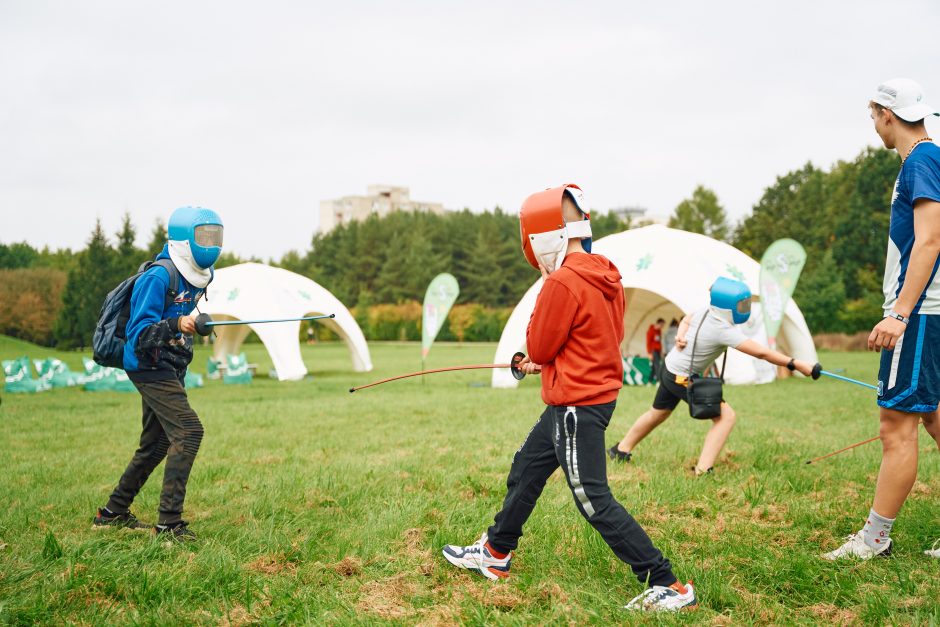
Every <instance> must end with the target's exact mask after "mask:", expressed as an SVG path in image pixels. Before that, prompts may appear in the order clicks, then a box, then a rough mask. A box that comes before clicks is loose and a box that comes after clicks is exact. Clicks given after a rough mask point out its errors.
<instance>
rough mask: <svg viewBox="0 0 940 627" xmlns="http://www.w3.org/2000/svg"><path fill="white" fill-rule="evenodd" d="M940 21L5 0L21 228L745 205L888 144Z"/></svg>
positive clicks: (3, 168) (795, 11) (924, 72)
mask: <svg viewBox="0 0 940 627" xmlns="http://www.w3.org/2000/svg"><path fill="white" fill-rule="evenodd" d="M938 26H940V3H936V2H931V1H930V0H912V1H904V2H897V3H884V2H873V1H869V0H858V1H839V2H836V1H829V2H820V1H819V0H815V1H804V0H795V1H793V0H791V1H788V2H776V3H764V2H753V0H751V1H747V2H722V1H720V0H716V1H714V2H707V3H706V2H701V1H697V2H693V1H687V0H673V1H672V2H668V3H667V2H663V3H649V2H645V3H640V2H623V1H619V2H581V3H572V2H554V1H540V2H513V3H507V2H488V1H483V0H481V1H475V2H463V3H458V2H441V1H440V0H437V1H429V2H411V1H408V0H400V1H399V2H394V3H391V2H355V1H349V2H314V1H300V0H296V1H292V2H288V1H284V0H266V1H265V2H244V1H231V0H230V1H227V2H222V1H216V2H200V1H193V0H190V1H187V2H180V1H176V0H165V1H163V2H160V3H143V2H127V1H126V0H122V1H117V0H115V1H112V2H104V1H97V0H83V1H82V2H70V1H68V0H60V1H57V2H52V1H47V0H0V86H2V87H0V242H3V243H10V242H14V241H23V240H25V241H28V242H29V243H31V244H33V245H36V246H44V245H48V246H51V247H53V248H57V247H70V248H73V249H75V248H81V247H83V246H84V243H85V241H86V240H87V239H88V237H89V234H90V232H91V230H92V228H93V226H94V221H95V219H96V218H100V219H101V221H102V223H103V225H104V228H105V230H106V231H107V232H109V233H114V232H116V231H117V230H118V228H119V225H120V220H121V216H122V215H123V214H124V213H125V212H129V213H130V215H131V217H132V220H133V221H134V223H135V225H136V226H137V229H138V240H139V243H140V244H144V243H145V242H146V241H147V240H148V239H149V234H150V231H151V229H152V226H153V223H154V221H155V220H156V219H157V218H158V217H162V218H164V219H166V218H167V217H168V216H169V214H170V213H171V212H172V210H173V209H174V208H176V207H179V206H184V205H201V206H205V207H210V208H212V209H215V210H216V211H217V212H219V214H220V215H221V216H222V218H223V221H224V222H225V227H226V231H225V249H226V250H229V251H233V252H235V253H237V254H239V255H241V256H246V257H247V256H258V257H262V258H265V259H267V258H275V259H277V258H279V257H280V256H281V255H282V254H283V253H285V252H287V251H288V250H291V249H297V250H307V249H308V248H309V246H310V241H311V238H312V236H313V234H314V233H315V231H316V228H317V223H318V211H319V203H320V201H321V200H324V199H331V198H338V197H341V196H346V195H353V194H364V193H365V190H366V186H367V185H369V184H372V183H383V184H394V185H404V186H407V187H409V188H410V189H411V196H412V198H415V199H418V200H424V201H433V202H442V203H443V204H444V206H445V207H447V208H451V209H461V208H464V207H467V208H470V209H471V210H474V211H482V210H485V209H492V208H493V207H495V206H501V207H503V208H504V209H506V210H508V211H517V210H518V207H519V206H520V204H521V203H522V201H523V200H524V199H525V197H526V196H527V195H529V194H530V193H532V192H535V191H538V190H541V189H545V188H547V187H554V186H557V185H560V184H563V183H567V182H574V183H577V184H579V185H580V186H581V187H582V188H583V189H584V190H585V196H586V199H587V202H588V205H589V206H591V207H592V208H593V209H595V210H601V211H604V210H607V209H609V208H611V207H618V206H626V205H630V206H635V205H638V206H642V207H646V208H647V209H648V211H649V213H651V214H655V215H668V214H669V213H671V212H672V210H673V209H674V208H675V206H676V205H677V204H678V203H679V202H681V201H682V200H683V199H684V198H687V197H688V196H689V195H690V194H691V192H692V190H693V189H694V188H695V186H696V185H699V184H702V185H705V186H707V187H709V188H711V189H713V190H714V191H715V192H716V193H717V194H718V197H719V200H720V202H721V203H722V204H723V206H724V207H725V209H726V211H727V213H728V215H729V216H730V217H731V219H732V220H733V221H737V220H739V219H741V218H742V217H743V216H746V215H747V214H748V213H749V212H750V210H751V207H752V206H753V205H754V204H755V203H756V202H757V201H758V200H759V199H760V196H761V194H762V192H763V190H764V189H765V188H766V187H767V186H769V185H771V184H773V182H774V180H775V178H776V177H777V176H780V175H782V174H784V173H786V172H787V171H790V170H793V169H796V168H799V167H801V166H802V165H803V164H805V163H806V162H807V161H811V162H813V163H814V164H816V165H818V166H821V167H827V168H828V167H829V166H831V165H832V164H833V163H834V162H836V161H838V160H840V159H843V160H848V159H852V158H854V157H855V156H856V155H857V154H858V153H859V152H860V151H861V150H863V149H864V148H865V147H866V146H875V145H878V144H879V142H878V138H877V136H876V135H875V134H874V131H873V128H872V124H871V120H870V119H869V117H868V111H867V108H866V104H867V102H868V100H869V99H870V97H871V96H872V94H873V93H874V89H875V87H876V86H877V85H878V84H879V83H880V82H882V81H884V80H887V79H889V78H893V77H897V76H905V77H908V78H913V79H915V80H917V81H919V82H920V83H921V84H922V85H923V86H924V89H925V92H926V95H927V100H928V101H929V102H933V103H936V105H937V106H940V76H938V75H937V71H936V70H937V68H938V67H940V47H938V46H937V45H936V32H937V29H938ZM928 131H932V132H934V133H937V132H940V121H938V122H931V123H929V124H928ZM454 236H455V237H459V236H461V234H456V233H455V234H454Z"/></svg>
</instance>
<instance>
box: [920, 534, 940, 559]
mask: <svg viewBox="0 0 940 627" xmlns="http://www.w3.org/2000/svg"><path fill="white" fill-rule="evenodd" d="M924 555H926V556H927V557H932V558H934V559H937V560H940V539H938V540H937V541H936V542H934V543H933V547H931V549H930V550H929V551H924Z"/></svg>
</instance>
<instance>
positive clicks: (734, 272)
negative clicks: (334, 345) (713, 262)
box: [725, 263, 744, 283]
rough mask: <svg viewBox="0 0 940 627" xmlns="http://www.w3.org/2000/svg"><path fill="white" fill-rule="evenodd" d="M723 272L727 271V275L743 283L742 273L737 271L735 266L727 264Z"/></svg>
mask: <svg viewBox="0 0 940 627" xmlns="http://www.w3.org/2000/svg"><path fill="white" fill-rule="evenodd" d="M725 270H727V271H728V273H729V274H730V275H731V276H733V277H734V278H736V279H737V280H738V281H741V282H742V283H744V273H743V272H741V271H740V270H738V268H737V266H732V265H731V264H730V263H729V264H727V265H726V266H725Z"/></svg>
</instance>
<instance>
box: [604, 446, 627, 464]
mask: <svg viewBox="0 0 940 627" xmlns="http://www.w3.org/2000/svg"><path fill="white" fill-rule="evenodd" d="M607 454H608V455H610V458H611V459H612V460H614V461H616V462H629V461H630V458H632V457H633V453H624V452H623V451H621V450H620V449H619V448H617V445H616V444H614V445H613V446H611V447H610V448H609V449H607Z"/></svg>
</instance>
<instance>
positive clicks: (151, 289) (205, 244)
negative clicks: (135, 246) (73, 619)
mask: <svg viewBox="0 0 940 627" xmlns="http://www.w3.org/2000/svg"><path fill="white" fill-rule="evenodd" d="M222 231H223V227H222V219H221V218H220V217H219V215H218V214H217V213H215V212H214V211H211V210H209V209H203V208H200V207H182V208H180V209H177V210H176V211H174V212H173V215H172V216H170V221H169V223H168V225H167V235H168V242H167V244H166V246H164V248H163V250H162V251H161V252H160V254H158V255H157V257H156V260H155V261H154V263H153V264H152V265H151V266H150V267H149V268H148V269H147V270H146V271H145V272H144V273H143V274H142V275H141V276H140V277H138V279H137V281H136V282H135V283H134V288H133V291H132V292H131V310H130V318H129V319H128V321H127V327H126V331H125V333H126V344H125V346H124V369H125V370H126V371H127V376H128V378H129V379H130V380H131V381H132V382H133V383H134V386H135V387H136V388H137V390H138V391H139V392H140V396H141V398H142V401H143V403H142V404H143V431H142V433H141V435H140V446H139V447H138V448H137V452H136V453H134V457H133V458H132V459H131V461H130V463H129V464H128V465H127V469H126V470H125V471H124V474H123V475H122V476H121V479H120V481H118V485H117V487H116V488H114V492H112V493H111V498H110V499H108V504H107V505H106V506H105V507H103V508H101V509H99V510H98V514H97V515H96V516H95V520H94V525H95V526H96V527H108V526H111V527H115V526H116V527H129V528H131V529H142V528H144V527H145V525H143V524H142V523H141V522H140V521H139V520H138V519H137V517H136V516H134V515H133V514H132V513H131V512H130V506H131V503H132V502H133V501H134V497H136V496H137V493H138V492H140V489H141V488H142V487H143V485H144V483H146V481H147V478H148V477H150V473H152V472H153V470H154V469H155V468H156V467H157V466H158V465H159V464H160V462H161V461H163V458H164V457H165V458H166V468H165V469H164V473H163V491H162V492H161V494H160V511H159V519H158V521H157V524H156V525H155V526H154V532H155V533H157V534H165V535H166V536H167V537H173V538H176V539H180V540H190V539H194V538H195V534H194V533H193V532H192V531H190V530H189V528H188V527H187V523H186V521H185V520H183V518H182V515H183V500H184V499H185V498H186V483H187V481H188V480H189V473H190V471H191V470H192V467H193V462H194V461H195V458H196V453H197V452H198V451H199V444H200V442H201V441H202V435H203V429H202V423H201V422H200V421H199V416H197V415H196V412H194V411H193V409H192V408H191V407H190V406H189V400H188V399H187V397H186V390H185V388H184V385H183V378H184V377H185V376H186V368H187V367H188V366H189V363H190V362H191V361H192V359H193V337H192V334H193V332H194V331H195V330H196V327H195V318H194V317H193V316H191V315H190V314H191V313H192V311H193V310H194V309H195V307H196V303H197V302H198V301H199V298H200V297H202V295H203V293H204V292H205V289H206V286H208V285H209V282H210V281H211V280H212V274H213V270H212V266H213V264H214V263H215V262H216V260H217V259H218V258H219V254H220V253H221V252H222ZM174 286H175V288H176V289H175V290H174V289H173V288H174Z"/></svg>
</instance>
